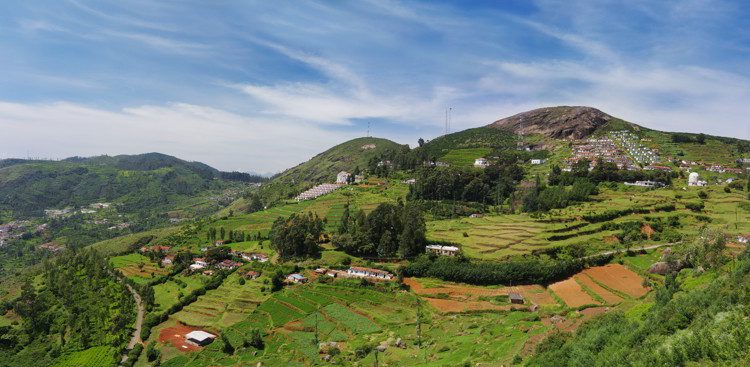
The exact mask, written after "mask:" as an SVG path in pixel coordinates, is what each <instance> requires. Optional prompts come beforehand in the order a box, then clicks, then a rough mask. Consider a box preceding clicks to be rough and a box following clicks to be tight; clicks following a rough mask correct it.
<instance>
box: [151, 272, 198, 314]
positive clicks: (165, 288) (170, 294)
mask: <svg viewBox="0 0 750 367" xmlns="http://www.w3.org/2000/svg"><path fill="white" fill-rule="evenodd" d="M204 279H205V277H203V276H201V275H193V276H182V275H178V276H175V277H174V278H172V279H171V280H169V281H167V282H164V283H162V284H158V285H156V286H154V287H153V288H154V303H155V305H154V312H162V311H164V310H166V309H168V308H169V307H171V306H172V305H174V304H175V303H177V301H178V299H179V297H180V294H182V295H187V294H190V292H192V291H194V290H195V289H197V288H200V287H201V286H203V280H204ZM175 280H177V281H175Z"/></svg>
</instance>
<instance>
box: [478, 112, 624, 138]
mask: <svg viewBox="0 0 750 367" xmlns="http://www.w3.org/2000/svg"><path fill="white" fill-rule="evenodd" d="M610 119H612V116H610V115H607V114H606V113H604V112H602V111H599V110H597V109H596V108H592V107H583V106H559V107H546V108H538V109H536V110H531V111H528V112H522V113H519V114H517V115H513V116H511V117H506V118H504V119H502V120H497V121H495V122H493V123H492V124H490V125H489V126H490V127H494V128H499V129H505V130H509V131H512V132H514V133H516V134H524V135H528V134H541V135H544V136H546V137H549V138H554V139H583V138H586V137H588V136H589V135H591V134H593V133H594V131H596V129H598V128H599V127H601V126H602V125H604V124H606V123H607V122H608V121H609V120H610Z"/></svg>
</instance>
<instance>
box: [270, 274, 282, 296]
mask: <svg viewBox="0 0 750 367" xmlns="http://www.w3.org/2000/svg"><path fill="white" fill-rule="evenodd" d="M282 288H284V273H282V272H281V270H280V269H279V270H276V272H275V273H274V274H273V276H272V277H271V292H278V291H280V290H281V289H282Z"/></svg>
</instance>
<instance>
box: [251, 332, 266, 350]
mask: <svg viewBox="0 0 750 367" xmlns="http://www.w3.org/2000/svg"><path fill="white" fill-rule="evenodd" d="M249 344H250V346H251V347H253V348H255V349H263V348H265V343H264V342H263V337H262V335H261V334H260V330H258V329H253V330H252V331H251V332H250V341H249Z"/></svg>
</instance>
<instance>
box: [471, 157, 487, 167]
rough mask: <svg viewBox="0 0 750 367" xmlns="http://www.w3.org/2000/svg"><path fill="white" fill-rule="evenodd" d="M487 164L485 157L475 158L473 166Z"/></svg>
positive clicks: (484, 165) (485, 165)
mask: <svg viewBox="0 0 750 367" xmlns="http://www.w3.org/2000/svg"><path fill="white" fill-rule="evenodd" d="M487 166H489V163H487V159H484V158H477V159H475V160H474V167H479V168H485V167H487Z"/></svg>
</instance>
